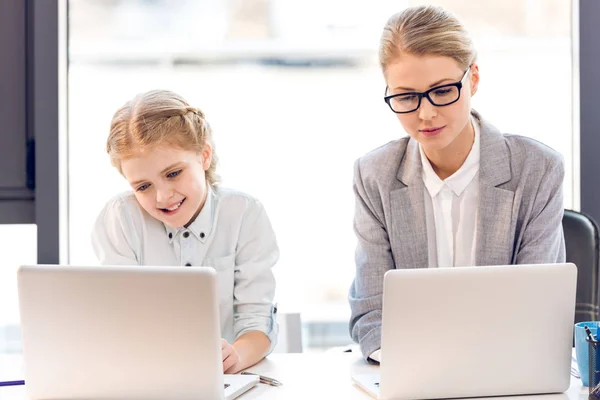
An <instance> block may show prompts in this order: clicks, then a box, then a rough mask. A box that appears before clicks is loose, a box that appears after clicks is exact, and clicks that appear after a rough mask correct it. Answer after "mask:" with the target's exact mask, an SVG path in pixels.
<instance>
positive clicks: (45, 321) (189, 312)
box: [17, 265, 224, 400]
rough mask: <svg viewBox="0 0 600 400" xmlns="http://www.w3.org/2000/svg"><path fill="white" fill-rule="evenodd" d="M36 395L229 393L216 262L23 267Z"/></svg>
mask: <svg viewBox="0 0 600 400" xmlns="http://www.w3.org/2000/svg"><path fill="white" fill-rule="evenodd" d="M17 274H18V275H17V276H18V289H19V307H20V313H21V329H22V338H23V356H24V361H25V381H26V388H27V391H28V394H29V396H30V398H31V399H34V400H35V399H41V398H44V399H46V398H71V399H83V398H104V399H110V398H115V399H116V398H119V399H142V398H143V399H165V398H178V399H199V398H212V399H222V398H223V396H224V390H223V373H222V360H221V358H222V357H221V344H220V340H221V339H220V328H219V311H218V300H217V299H218V298H217V286H216V274H215V271H214V270H213V269H212V268H201V267H195V268H183V267H149V266H143V267H142V266H118V267H117V266H102V267H78V266H56V265H33V266H22V267H21V268H20V269H19V270H18V273H17Z"/></svg>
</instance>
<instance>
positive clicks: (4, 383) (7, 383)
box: [0, 381, 25, 386]
mask: <svg viewBox="0 0 600 400" xmlns="http://www.w3.org/2000/svg"><path fill="white" fill-rule="evenodd" d="M24 384H25V381H0V386H19V385H24Z"/></svg>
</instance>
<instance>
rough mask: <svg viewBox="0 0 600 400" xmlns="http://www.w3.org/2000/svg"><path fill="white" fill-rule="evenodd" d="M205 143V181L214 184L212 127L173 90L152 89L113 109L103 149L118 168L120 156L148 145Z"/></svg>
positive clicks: (197, 146)
mask: <svg viewBox="0 0 600 400" xmlns="http://www.w3.org/2000/svg"><path fill="white" fill-rule="evenodd" d="M206 143H209V144H210V145H211V146H212V149H213V152H212V160H211V163H210V167H209V168H208V170H206V181H207V182H208V184H210V185H211V186H215V185H216V184H217V183H218V181H219V177H218V175H217V172H216V169H217V161H218V160H217V154H216V152H215V144H214V142H213V137H212V130H211V129H210V125H209V124H208V122H207V121H206V119H205V118H204V113H203V112H202V111H200V110H199V109H197V108H195V107H192V106H190V105H189V104H188V102H187V101H186V100H185V99H184V98H183V97H181V96H180V95H178V94H176V93H173V92H170V91H167V90H152V91H149V92H146V93H142V94H139V95H137V96H135V97H134V98H133V99H132V100H130V101H128V102H127V103H125V105H124V106H122V107H121V108H119V109H118V110H117V112H115V115H114V116H113V119H112V121H111V124H110V134H109V136H108V140H107V142H106V151H107V152H108V154H109V156H110V161H111V164H112V165H113V166H114V167H116V168H117V169H118V170H119V172H122V171H121V161H122V160H124V159H127V158H130V157H133V156H135V155H136V154H137V153H139V151H141V150H144V149H146V148H149V147H151V146H155V145H158V144H166V145H170V146H174V147H178V148H180V149H182V150H190V151H197V152H201V151H202V149H203V148H204V146H205V144H206Z"/></svg>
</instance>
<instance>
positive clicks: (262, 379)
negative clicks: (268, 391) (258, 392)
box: [241, 371, 282, 386]
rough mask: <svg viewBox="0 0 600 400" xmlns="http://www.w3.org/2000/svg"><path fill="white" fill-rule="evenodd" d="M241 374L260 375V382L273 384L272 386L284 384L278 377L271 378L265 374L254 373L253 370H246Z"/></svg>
mask: <svg viewBox="0 0 600 400" xmlns="http://www.w3.org/2000/svg"><path fill="white" fill-rule="evenodd" d="M241 375H258V377H259V379H260V383H264V384H265V385H271V386H281V385H282V383H281V382H279V381H278V380H276V379H273V378H269V377H267V376H264V375H259V374H254V373H252V372H246V371H244V372H241Z"/></svg>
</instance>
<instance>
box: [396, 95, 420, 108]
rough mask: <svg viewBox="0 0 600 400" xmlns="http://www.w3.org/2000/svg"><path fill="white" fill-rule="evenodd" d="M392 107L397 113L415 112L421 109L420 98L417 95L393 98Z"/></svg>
mask: <svg viewBox="0 0 600 400" xmlns="http://www.w3.org/2000/svg"><path fill="white" fill-rule="evenodd" d="M390 107H392V110H394V111H396V112H410V111H414V110H416V109H417V108H418V107H419V96H417V95H416V94H407V95H402V96H396V97H392V98H391V99H390Z"/></svg>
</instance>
